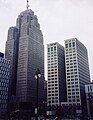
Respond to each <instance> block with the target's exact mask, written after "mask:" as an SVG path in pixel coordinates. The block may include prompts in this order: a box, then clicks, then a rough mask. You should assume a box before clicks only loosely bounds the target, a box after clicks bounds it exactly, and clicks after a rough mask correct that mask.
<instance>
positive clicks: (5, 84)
mask: <svg viewBox="0 0 93 120" xmlns="http://www.w3.org/2000/svg"><path fill="white" fill-rule="evenodd" d="M3 56H4V54H2V53H0V114H2V113H4V112H6V111H7V103H8V88H9V74H10V61H9V60H7V59H4V58H3Z"/></svg>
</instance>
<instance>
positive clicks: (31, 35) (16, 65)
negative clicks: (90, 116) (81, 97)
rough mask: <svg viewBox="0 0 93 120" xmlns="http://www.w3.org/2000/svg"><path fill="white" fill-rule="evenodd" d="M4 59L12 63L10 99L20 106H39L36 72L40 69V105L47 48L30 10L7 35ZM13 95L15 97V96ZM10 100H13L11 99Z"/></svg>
mask: <svg viewBox="0 0 93 120" xmlns="http://www.w3.org/2000/svg"><path fill="white" fill-rule="evenodd" d="M5 56H6V58H7V59H8V60H10V61H11V78H10V92H11V95H10V96H14V95H15V96H16V99H17V101H18V102H19V103H24V105H25V103H31V104H29V105H32V104H34V105H36V88H37V87H36V86H37V81H36V79H35V74H36V70H37V69H39V70H40V73H41V78H40V79H39V84H38V85H39V90H38V91H39V92H38V94H39V95H38V96H39V98H38V101H39V103H42V102H43V97H44V45H43V35H42V31H41V30H40V24H39V23H38V19H37V16H36V15H34V12H33V11H32V10H31V9H28V7H27V9H26V10H25V11H23V12H22V13H21V14H20V15H19V16H18V18H17V24H16V26H15V27H11V28H10V29H9V32H8V39H7V42H6V52H5ZM12 92H13V93H12ZM10 98H11V97H10Z"/></svg>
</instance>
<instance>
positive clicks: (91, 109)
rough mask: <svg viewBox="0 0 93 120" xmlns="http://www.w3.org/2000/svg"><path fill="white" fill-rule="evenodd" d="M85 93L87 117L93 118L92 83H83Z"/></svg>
mask: <svg viewBox="0 0 93 120" xmlns="http://www.w3.org/2000/svg"><path fill="white" fill-rule="evenodd" d="M85 93H86V102H87V113H88V117H90V118H93V83H91V84H87V85H85Z"/></svg>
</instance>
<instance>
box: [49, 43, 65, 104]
mask: <svg viewBox="0 0 93 120" xmlns="http://www.w3.org/2000/svg"><path fill="white" fill-rule="evenodd" d="M47 56H48V57H47V63H48V66H47V70H48V82H47V103H48V105H60V104H61V102H65V101H66V80H65V54H64V47H63V46H61V45H60V44H59V43H52V44H48V45H47Z"/></svg>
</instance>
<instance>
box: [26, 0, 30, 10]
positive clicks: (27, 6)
mask: <svg viewBox="0 0 93 120" xmlns="http://www.w3.org/2000/svg"><path fill="white" fill-rule="evenodd" d="M26 8H27V9H28V8H29V1H28V0H27V6H26Z"/></svg>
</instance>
